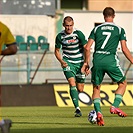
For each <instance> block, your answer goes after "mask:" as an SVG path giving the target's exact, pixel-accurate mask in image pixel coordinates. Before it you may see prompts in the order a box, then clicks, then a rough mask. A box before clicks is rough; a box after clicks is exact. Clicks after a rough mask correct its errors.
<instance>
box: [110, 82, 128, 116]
mask: <svg viewBox="0 0 133 133" xmlns="http://www.w3.org/2000/svg"><path fill="white" fill-rule="evenodd" d="M126 86H127V83H126V81H123V82H119V83H118V88H117V90H116V91H115V99H114V102H113V104H112V106H111V107H110V113H111V114H118V116H120V117H126V116H127V114H126V113H125V112H123V111H122V110H121V109H119V105H120V103H121V102H122V99H123V95H124V93H125V90H126Z"/></svg>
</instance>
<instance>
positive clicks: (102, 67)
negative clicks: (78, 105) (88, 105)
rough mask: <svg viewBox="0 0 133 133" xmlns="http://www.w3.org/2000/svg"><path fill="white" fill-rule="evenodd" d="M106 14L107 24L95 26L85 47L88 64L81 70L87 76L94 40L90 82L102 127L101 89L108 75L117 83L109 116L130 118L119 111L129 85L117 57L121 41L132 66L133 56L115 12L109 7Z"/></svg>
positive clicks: (98, 120) (98, 121)
mask: <svg viewBox="0 0 133 133" xmlns="http://www.w3.org/2000/svg"><path fill="white" fill-rule="evenodd" d="M103 15H104V19H105V22H104V23H103V24H101V25H99V26H97V27H95V28H94V29H93V30H92V31H91V33H90V36H89V39H88V43H87V45H86V52H85V63H84V65H83V67H82V69H81V71H82V72H86V74H87V73H88V71H86V70H85V68H86V65H88V63H89V61H90V49H91V46H92V44H93V42H94V41H95V48H94V54H93V67H92V68H91V72H92V77H91V81H92V83H93V94H92V99H93V103H94V109H95V110H96V112H97V124H98V125H99V126H103V125H104V120H103V115H102V112H101V108H100V87H101V83H102V81H103V78H104V75H105V73H106V74H108V75H109V77H110V78H111V79H112V80H113V81H114V82H117V84H118V88H117V89H116V91H115V99H114V102H113V104H112V106H111V107H110V113H112V114H117V115H118V116H120V117H126V116H127V114H126V113H125V112H123V111H122V110H120V109H119V105H120V103H121V101H122V97H123V95H124V93H125V90H126V86H127V82H126V77H125V76H124V73H123V71H122V69H121V67H120V64H119V60H118V57H117V47H118V43H119V42H120V44H121V48H122V51H123V53H124V55H125V56H126V58H127V59H128V60H129V61H130V62H131V63H133V57H132V55H131V53H130V51H129V49H128V48H127V45H126V34H125V31H124V29H123V28H121V27H119V26H117V25H116V24H115V23H114V22H113V19H114V17H115V11H114V9H113V8H111V7H106V8H105V9H104V10H103Z"/></svg>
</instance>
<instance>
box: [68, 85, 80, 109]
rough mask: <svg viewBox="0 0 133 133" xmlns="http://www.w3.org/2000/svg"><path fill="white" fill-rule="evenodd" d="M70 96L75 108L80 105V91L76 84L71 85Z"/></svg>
mask: <svg viewBox="0 0 133 133" xmlns="http://www.w3.org/2000/svg"><path fill="white" fill-rule="evenodd" d="M70 96H71V98H72V101H73V104H74V106H75V108H77V107H79V103H78V92H77V88H76V86H71V87H70Z"/></svg>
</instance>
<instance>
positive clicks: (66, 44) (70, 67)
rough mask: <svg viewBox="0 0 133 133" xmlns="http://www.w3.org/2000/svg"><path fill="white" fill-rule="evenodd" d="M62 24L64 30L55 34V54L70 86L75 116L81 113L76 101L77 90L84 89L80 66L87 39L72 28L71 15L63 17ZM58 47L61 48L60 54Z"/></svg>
mask: <svg viewBox="0 0 133 133" xmlns="http://www.w3.org/2000/svg"><path fill="white" fill-rule="evenodd" d="M63 26H64V28H65V30H63V31H61V32H60V33H59V34H58V35H57V36H56V40H55V56H56V58H57V59H58V61H59V62H60V64H61V66H62V69H63V72H64V75H65V77H66V79H67V80H68V83H69V86H70V96H71V98H72V101H73V104H74V107H75V109H76V111H75V117H80V116H81V115H82V114H81V110H80V107H79V103H78V92H82V91H83V89H84V82H85V74H83V73H81V68H82V66H83V63H84V47H85V45H86V43H87V40H86V39H85V36H84V34H83V33H82V32H81V31H80V30H76V29H74V28H73V26H74V21H73V18H72V17H70V16H67V17H65V18H64V20H63ZM60 49H62V55H61V53H60Z"/></svg>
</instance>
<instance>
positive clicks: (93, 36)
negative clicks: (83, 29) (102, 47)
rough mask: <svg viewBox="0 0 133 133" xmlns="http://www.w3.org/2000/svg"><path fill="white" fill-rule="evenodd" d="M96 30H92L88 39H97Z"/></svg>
mask: <svg viewBox="0 0 133 133" xmlns="http://www.w3.org/2000/svg"><path fill="white" fill-rule="evenodd" d="M94 30H95V28H94V29H93V30H92V31H91V33H90V35H89V37H88V39H93V40H95V32H94Z"/></svg>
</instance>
